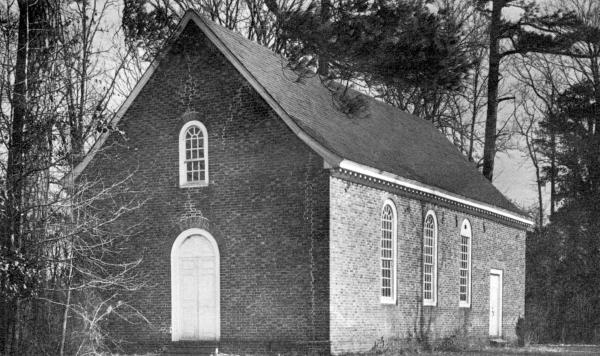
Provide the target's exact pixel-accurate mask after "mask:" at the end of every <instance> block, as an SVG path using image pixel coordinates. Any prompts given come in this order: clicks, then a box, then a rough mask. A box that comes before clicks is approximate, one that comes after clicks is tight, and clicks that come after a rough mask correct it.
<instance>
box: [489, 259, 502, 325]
mask: <svg viewBox="0 0 600 356" xmlns="http://www.w3.org/2000/svg"><path fill="white" fill-rule="evenodd" d="M492 275H495V276H498V277H500V281H499V288H498V289H499V291H498V305H499V306H498V335H490V336H492V337H493V336H495V337H502V319H503V318H504V315H503V310H502V309H503V305H504V300H503V293H504V290H503V289H504V277H503V271H502V270H501V269H495V268H492V269H490V282H489V283H490V285H491V283H492V281H491V276H492ZM489 297H490V299H491V295H490V296H489ZM490 305H491V304H490ZM491 322H492V320H491V319H490V320H489V323H491ZM490 326H491V325H490ZM488 329H489V328H488ZM488 333H489V330H488Z"/></svg>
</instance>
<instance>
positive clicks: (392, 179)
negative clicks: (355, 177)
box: [339, 159, 533, 225]
mask: <svg viewBox="0 0 600 356" xmlns="http://www.w3.org/2000/svg"><path fill="white" fill-rule="evenodd" d="M339 167H340V168H342V169H346V170H349V171H353V172H356V173H360V174H363V175H366V176H369V177H372V178H375V179H380V180H382V181H386V182H389V183H393V184H397V185H399V186H402V187H406V188H410V189H414V190H417V191H419V192H423V193H427V194H431V195H434V196H436V197H439V198H443V199H447V200H450V201H452V202H455V203H459V204H464V205H468V206H471V207H473V208H476V209H481V210H484V211H486V212H489V213H493V214H497V215H500V216H503V217H506V218H509V219H512V220H516V221H518V222H520V223H523V224H527V225H533V221H531V220H529V219H525V218H523V217H521V216H520V215H517V214H516V213H513V212H511V211H508V210H505V209H502V208H498V207H495V206H493V205H490V204H485V203H481V202H477V201H474V200H472V199H469V198H465V197H462V196H460V195H458V194H454V193H450V192H448V191H445V190H443V189H439V188H435V187H432V186H429V185H426V184H423V183H420V182H417V181H415V180H411V179H406V178H403V177H400V176H397V175H395V174H392V173H388V172H385V171H381V170H378V169H375V168H372V167H369V166H365V165H362V164H359V163H356V162H353V161H350V160H347V159H344V160H342V161H341V162H340V164H339Z"/></svg>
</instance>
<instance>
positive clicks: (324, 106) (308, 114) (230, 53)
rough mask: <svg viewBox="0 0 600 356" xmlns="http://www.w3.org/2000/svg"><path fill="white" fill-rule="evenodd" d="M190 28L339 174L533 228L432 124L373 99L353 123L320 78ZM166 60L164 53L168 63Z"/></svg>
mask: <svg viewBox="0 0 600 356" xmlns="http://www.w3.org/2000/svg"><path fill="white" fill-rule="evenodd" d="M190 22H193V23H195V24H196V25H197V26H198V27H199V28H200V29H201V30H202V31H203V33H204V34H205V35H206V36H207V37H208V38H209V39H210V40H211V41H212V42H213V44H214V45H215V46H216V47H217V48H218V49H219V50H220V51H221V52H222V53H223V55H224V56H225V57H226V58H227V59H228V60H229V61H230V62H231V63H232V64H233V65H234V67H236V69H237V70H238V71H239V72H240V74H242V76H244V78H245V79H246V80H248V82H249V83H250V84H251V85H252V87H253V88H254V89H255V90H256V91H257V92H258V93H259V94H260V95H261V96H262V97H263V99H264V100H265V101H266V102H267V103H268V104H269V105H270V106H271V107H272V108H273V110H274V111H275V112H276V113H277V114H278V115H279V116H280V117H281V118H282V119H283V120H284V121H285V123H286V124H287V125H288V126H289V127H290V129H291V130H292V131H293V132H294V133H295V134H296V135H297V136H298V137H299V138H300V139H301V140H302V141H304V142H305V143H306V144H307V145H309V146H310V147H311V148H312V149H313V150H315V151H316V152H317V153H318V154H320V155H321V156H322V157H323V158H324V160H325V162H327V163H328V164H329V165H330V166H331V167H338V168H340V169H344V170H348V171H351V172H357V173H360V174H362V175H366V176H369V177H375V178H377V179H379V180H382V181H386V182H391V183H393V184H398V185H401V186H404V187H409V188H411V189H415V190H417V191H419V192H425V193H428V194H433V195H435V196H437V197H440V198H442V199H447V200H450V201H453V202H455V203H458V204H463V205H467V206H471V207H474V208H476V209H479V210H483V211H485V212H488V213H492V214H494V215H500V216H502V217H504V218H508V219H511V220H515V221H517V222H520V223H522V224H529V225H531V224H532V222H531V221H530V220H529V219H526V218H524V217H523V216H522V213H521V211H519V209H517V208H516V207H515V206H514V205H513V204H512V203H511V202H510V201H508V199H506V198H505V197H504V196H503V195H502V194H501V193H500V192H499V191H498V190H497V189H496V188H495V187H494V186H493V185H492V184H491V183H490V182H489V181H488V180H486V179H485V178H484V177H483V176H482V175H481V174H480V173H479V171H478V170H477V169H476V168H475V166H474V165H473V164H472V163H471V162H468V161H467V160H466V158H465V157H464V156H463V155H462V154H461V153H460V152H459V151H458V150H457V149H456V147H455V146H454V145H453V144H452V143H451V142H450V141H449V140H448V139H447V138H446V137H445V136H444V135H443V134H442V133H440V132H439V131H438V130H437V129H436V128H435V127H434V126H433V125H432V124H431V123H429V122H427V121H425V120H423V119H420V118H417V117H415V116H412V115H410V114H408V113H405V112H402V111H400V110H398V109H397V108H395V107H392V106H390V105H388V104H385V103H383V102H380V101H377V100H375V99H373V98H369V97H367V98H368V99H367V103H368V104H367V110H368V115H365V117H361V118H355V119H352V118H350V117H348V116H347V115H346V114H344V113H342V112H341V111H340V110H338V109H337V108H336V107H335V106H334V104H333V101H332V96H331V92H330V91H329V90H328V89H327V88H325V87H324V86H323V84H322V83H321V81H320V80H319V79H318V78H316V77H313V78H305V79H304V80H302V81H297V80H296V79H297V78H298V75H297V74H296V73H294V72H293V71H292V70H290V69H288V68H287V67H286V66H285V64H284V63H283V61H282V59H281V57H280V56H279V55H277V54H275V53H273V52H272V51H271V50H269V49H268V48H266V47H263V46H261V45H259V44H257V43H255V42H253V41H251V40H248V39H247V38H245V37H243V36H242V35H240V34H237V33H235V32H232V31H230V30H228V29H226V28H224V27H221V26H219V25H217V24H216V23H214V22H212V21H210V20H207V19H204V18H203V17H202V16H200V15H198V14H196V13H195V12H193V11H188V12H187V13H186V14H185V16H184V18H183V19H182V21H181V23H180V24H179V28H178V30H177V32H176V33H175V35H174V36H173V37H174V38H177V37H178V36H179V34H180V33H181V32H182V31H183V29H184V28H185V27H186V26H187V25H188V24H189V23H190ZM172 40H173V38H172V39H171V43H172ZM166 52H168V50H163V51H162V55H163V56H164V54H165V53H166ZM160 59H161V57H160V56H159V58H157V60H155V61H154V62H153V63H152V64H151V66H150V68H149V69H148V70H147V71H146V73H145V74H144V76H143V77H142V79H141V80H140V82H139V83H138V85H137V86H136V87H135V88H134V90H133V91H132V94H131V95H130V96H129V97H128V98H127V100H126V101H125V102H124V104H123V105H122V107H121V108H120V109H119V111H118V112H117V115H116V116H115V119H114V120H113V124H117V123H118V121H119V120H120V119H121V117H122V116H123V115H124V114H125V112H126V110H127V108H128V107H129V106H130V105H131V103H132V102H133V100H134V99H135V97H136V96H137V94H138V93H139V91H140V90H141V89H142V88H143V86H144V85H145V84H146V82H147V81H148V80H149V78H150V76H151V75H152V73H153V72H154V70H155V69H156V68H157V67H158V63H159V61H160ZM107 136H108V133H107V134H105V135H103V136H102V137H100V139H99V140H98V141H97V142H96V144H95V145H94V147H92V149H91V150H90V153H89V154H88V155H87V156H86V158H85V159H84V161H83V162H82V163H81V164H80V165H78V166H77V167H76V168H75V169H74V171H73V172H72V178H73V177H76V176H77V175H78V174H79V173H81V171H83V169H84V168H85V166H87V164H89V162H90V161H91V159H92V158H93V156H94V155H95V153H96V151H97V150H98V149H99V148H100V147H101V146H102V144H103V143H104V141H105V140H106V137H107Z"/></svg>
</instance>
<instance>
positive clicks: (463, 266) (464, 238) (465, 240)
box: [458, 219, 472, 308]
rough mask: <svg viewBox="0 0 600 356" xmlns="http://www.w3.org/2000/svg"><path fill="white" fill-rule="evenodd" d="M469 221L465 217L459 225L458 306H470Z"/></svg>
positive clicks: (470, 237) (470, 236) (470, 235)
mask: <svg viewBox="0 0 600 356" xmlns="http://www.w3.org/2000/svg"><path fill="white" fill-rule="evenodd" d="M471 239H472V234H471V223H470V222H469V220H467V219H465V220H464V221H463V222H462V224H461V225H460V281H459V286H460V287H459V288H460V291H459V303H458V304H459V306H460V307H465V308H468V307H470V306H471Z"/></svg>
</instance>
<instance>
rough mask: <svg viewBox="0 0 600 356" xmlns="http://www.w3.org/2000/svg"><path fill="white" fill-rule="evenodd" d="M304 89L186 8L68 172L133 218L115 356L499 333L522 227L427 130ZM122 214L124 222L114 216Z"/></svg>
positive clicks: (509, 334)
mask: <svg viewBox="0 0 600 356" xmlns="http://www.w3.org/2000/svg"><path fill="white" fill-rule="evenodd" d="M365 110H368V114H367V115H363V116H362V117H359V118H353V117H350V116H348V115H346V114H344V113H342V112H341V111H340V110H339V108H336V106H335V105H334V103H333V101H332V96H331V92H330V91H329V90H328V89H326V88H325V87H324V86H323V85H322V83H321V82H320V81H319V80H318V78H304V79H302V80H298V75H297V74H296V73H294V72H292V71H291V70H289V69H287V67H286V66H285V65H284V64H283V62H282V59H281V57H280V56H279V55H276V54H274V53H272V52H271V51H269V50H268V49H267V48H264V47H262V46H260V45H258V44H256V43H254V42H252V41H250V40H248V39H246V38H244V37H243V36H241V35H239V34H236V33H233V32H231V31H229V30H227V29H225V28H223V27H221V26H219V25H217V24H215V23H213V22H211V21H209V20H207V19H205V18H203V17H201V16H199V15H197V14H195V13H193V12H188V13H187V14H186V15H185V17H184V19H183V20H182V22H181V24H180V26H179V29H178V31H177V33H176V34H175V35H174V37H173V38H172V39H171V40H170V41H169V44H168V46H167V47H166V48H165V49H164V50H163V51H162V53H161V54H160V55H159V57H158V58H157V60H156V61H155V62H154V63H153V64H152V65H151V66H150V68H149V70H148V71H147V72H146V74H145V75H144V76H143V77H142V79H141V81H140V82H139V83H138V85H137V86H136V87H135V89H134V90H133V92H132V94H131V95H130V97H129V98H128V99H127V100H126V101H125V103H124V104H123V106H122V107H121V109H120V110H119V112H118V113H117V115H116V117H115V119H114V121H113V125H115V126H117V127H118V128H119V130H120V131H121V133H117V132H114V131H113V132H109V133H106V134H103V136H101V137H100V140H99V141H98V142H97V143H96V145H95V146H94V147H93V148H92V150H91V153H90V154H89V155H88V156H87V157H86V159H85V160H84V161H83V162H82V163H81V164H80V165H79V166H78V167H77V168H76V169H75V171H74V172H73V173H74V175H75V176H76V177H78V179H86V180H98V179H99V180H101V181H102V182H104V183H105V184H107V185H108V184H112V183H113V182H116V181H121V180H123V179H124V177H129V178H128V179H127V182H128V183H127V184H129V185H130V186H131V187H133V188H135V189H138V190H139V191H144V192H145V193H144V194H146V196H145V203H144V205H143V206H142V207H141V208H140V209H139V210H138V211H136V212H134V213H133V214H132V215H128V216H126V217H124V218H123V219H124V221H122V222H120V223H121V224H123V225H135V224H137V225H136V226H140V228H139V231H137V232H136V233H134V234H133V236H132V237H131V239H130V242H129V248H128V252H127V253H128V254H129V255H130V256H133V257H136V258H141V259H142V262H141V264H140V266H139V267H138V268H139V269H140V271H141V272H143V273H145V274H146V275H150V276H151V283H148V284H147V285H146V287H144V288H143V289H142V290H141V291H138V292H135V295H134V296H132V304H133V305H134V306H135V308H136V309H137V310H139V311H140V312H141V313H142V314H143V315H144V316H145V317H146V318H147V319H148V323H144V324H129V323H125V322H119V321H115V323H114V325H111V327H110V330H111V332H113V333H115V334H116V335H118V337H119V338H121V339H122V340H123V347H124V348H125V349H126V350H129V351H131V352H143V351H156V350H169V349H170V348H173V347H177V346H176V345H184V344H185V345H207V344H208V345H213V346H214V347H218V348H219V350H220V351H223V352H227V351H228V350H232V352H233V350H237V351H240V350H242V351H243V350H254V351H255V352H259V353H260V352H268V351H272V352H279V351H285V350H301V351H302V350H304V351H307V352H308V351H311V352H312V351H315V352H320V353H329V352H331V353H334V354H337V353H343V352H355V351H368V350H370V349H372V348H373V347H374V346H375V345H376V344H377V343H381V341H382V340H383V341H384V342H388V341H389V340H403V339H409V338H414V337H416V336H418V335H421V336H426V337H427V338H428V339H429V340H432V341H434V342H435V341H436V340H442V339H443V338H444V337H448V336H452V335H456V334H457V333H463V334H464V335H466V336H468V337H471V338H473V339H487V338H504V339H508V340H510V339H514V338H515V324H516V322H517V319H518V318H519V317H520V316H523V315H524V290H525V230H526V228H527V227H528V226H529V225H530V224H531V221H530V220H529V219H528V218H527V217H526V216H524V215H523V214H522V213H521V212H520V211H519V210H518V209H517V208H515V206H513V205H512V204H511V203H510V202H509V201H508V200H507V199H506V198H505V197H504V196H503V195H502V194H501V193H500V192H498V190H496V189H495V188H494V187H493V186H492V184H491V183H490V182H488V181H487V180H486V179H484V177H483V176H482V175H481V174H480V173H479V172H478V171H477V169H476V168H475V167H474V165H473V164H472V163H470V162H468V161H467V160H466V159H465V158H464V157H463V156H462V155H461V153H460V152H459V151H458V150H457V149H456V148H455V147H454V146H453V145H452V144H451V143H450V142H449V141H448V140H447V139H446V137H444V136H443V135H442V134H441V133H440V132H439V131H438V130H437V129H436V128H435V127H434V126H432V125H431V123H429V122H427V121H425V120H422V119H419V118H416V117H413V116H411V115H409V114H407V113H404V112H401V111H399V110H398V109H396V108H394V107H392V106H389V105H387V104H384V103H382V102H379V101H376V100H373V99H367V106H366V109H365ZM128 219H129V220H128Z"/></svg>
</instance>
